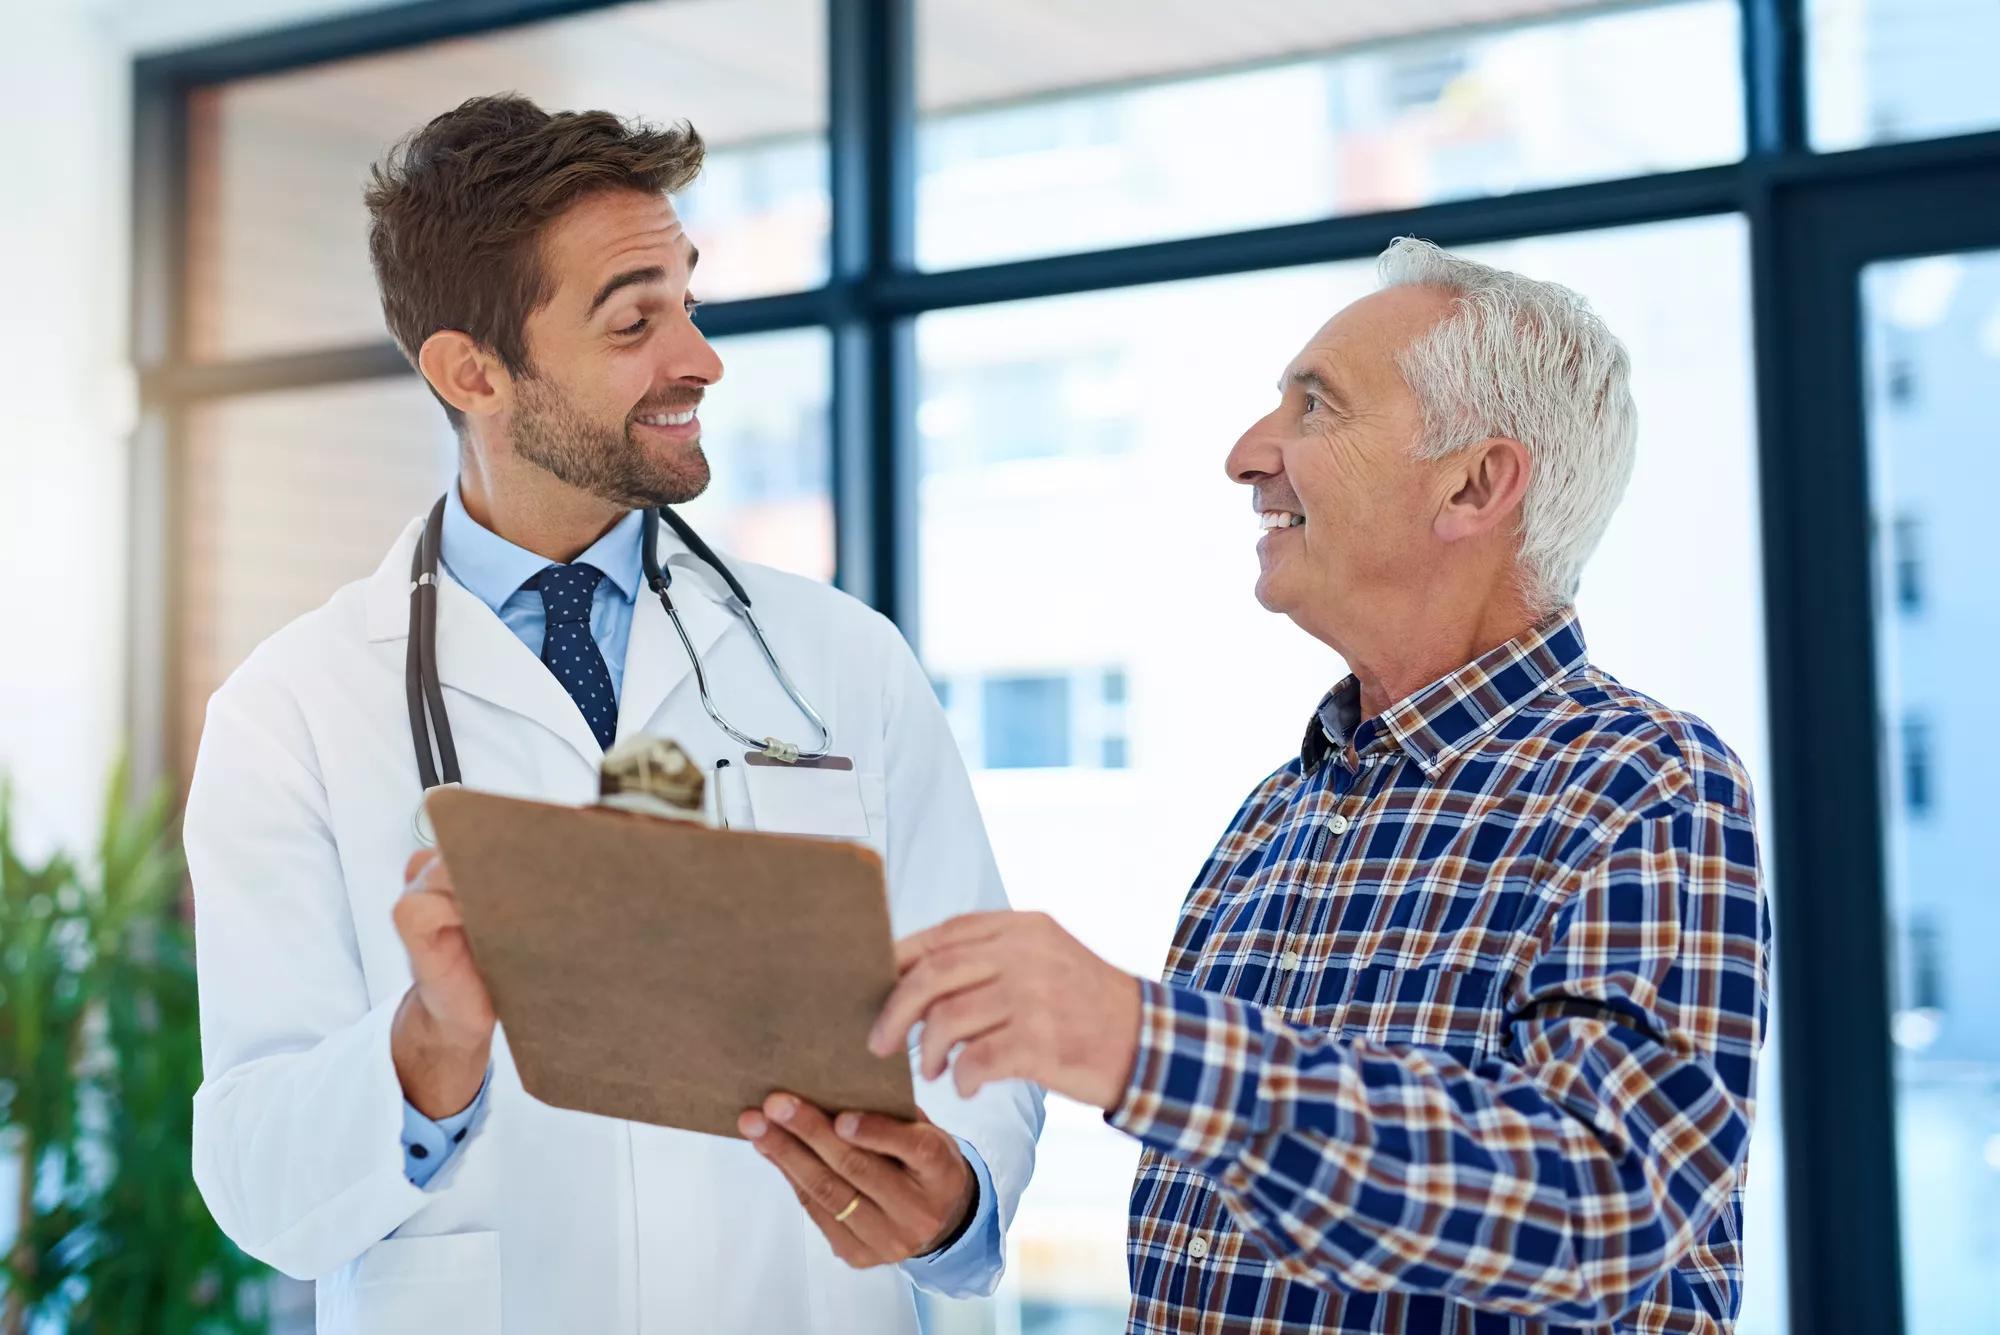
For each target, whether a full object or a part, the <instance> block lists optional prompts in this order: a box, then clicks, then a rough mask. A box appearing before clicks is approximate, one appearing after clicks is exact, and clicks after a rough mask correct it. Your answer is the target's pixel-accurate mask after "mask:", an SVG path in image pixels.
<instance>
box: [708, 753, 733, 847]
mask: <svg viewBox="0 0 2000 1335" xmlns="http://www.w3.org/2000/svg"><path fill="white" fill-rule="evenodd" d="M728 768H729V761H728V759H727V758H724V759H722V760H718V761H716V762H715V782H714V783H713V785H712V786H713V787H714V789H715V824H716V827H717V828H718V829H724V830H726V829H728V828H729V813H728V812H726V811H724V810H723V809H722V771H724V770H726V769H728Z"/></svg>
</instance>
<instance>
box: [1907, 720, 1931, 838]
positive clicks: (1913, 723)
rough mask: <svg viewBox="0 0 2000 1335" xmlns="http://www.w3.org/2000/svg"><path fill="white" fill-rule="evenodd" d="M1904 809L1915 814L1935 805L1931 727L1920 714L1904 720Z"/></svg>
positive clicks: (1919, 813)
mask: <svg viewBox="0 0 2000 1335" xmlns="http://www.w3.org/2000/svg"><path fill="white" fill-rule="evenodd" d="M1903 809H1904V810H1905V811H1907V812H1909V814H1910V815H1911V816H1913V817H1914V816H1922V815H1924V814H1925V813H1926V812H1928V811H1929V810H1930V809H1931V729H1930V725H1929V724H1928V723H1926V722H1924V721H1923V720H1922V719H1920V718H1906V719H1904V720H1903Z"/></svg>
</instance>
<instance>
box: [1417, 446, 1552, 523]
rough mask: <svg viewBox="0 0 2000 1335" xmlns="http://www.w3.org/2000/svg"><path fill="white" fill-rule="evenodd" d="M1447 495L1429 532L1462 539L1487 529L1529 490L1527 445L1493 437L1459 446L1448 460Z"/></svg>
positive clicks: (1506, 519)
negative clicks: (1450, 465) (1460, 447)
mask: <svg viewBox="0 0 2000 1335" xmlns="http://www.w3.org/2000/svg"><path fill="white" fill-rule="evenodd" d="M1449 462H1450V463H1451V464H1452V465H1453V467H1452V468H1451V469H1450V471H1449V473H1448V474H1447V483H1446V485H1448V486H1449V487H1451V489H1452V490H1451V494H1450V496H1449V497H1447V498H1446V500H1445V502H1444V504H1443V505H1442V506H1440V507H1439V509H1438V513H1437V518H1436V519H1435V520H1433V521H1432V531H1433V532H1434V533H1435V534H1436V535H1437V537H1438V540H1439V541H1440V542H1462V541H1464V540H1465V539H1467V538H1476V537H1479V536H1480V535H1481V534H1485V533H1490V532H1492V531H1493V530H1494V529H1496V528H1499V527H1500V526H1501V525H1502V524H1505V523H1508V522H1510V521H1511V520H1512V518H1513V516H1514V515H1515V514H1517V513H1518V512H1519V511H1520V508H1521V500H1522V498H1523V497H1524V496H1526V495H1527V494H1528V469H1529V462H1530V461H1529V458H1528V447H1527V446H1526V445H1523V444H1522V443H1521V442H1520V441H1518V440H1509V439H1508V438H1506V437H1505V436H1495V437H1493V438H1492V439H1490V440H1482V441H1480V442H1479V443H1478V444H1477V445H1471V446H1468V447H1467V448H1465V449H1463V450H1460V451H1459V452H1458V454H1456V455H1454V456H1453V457H1452V459H1451V460H1450V461H1449Z"/></svg>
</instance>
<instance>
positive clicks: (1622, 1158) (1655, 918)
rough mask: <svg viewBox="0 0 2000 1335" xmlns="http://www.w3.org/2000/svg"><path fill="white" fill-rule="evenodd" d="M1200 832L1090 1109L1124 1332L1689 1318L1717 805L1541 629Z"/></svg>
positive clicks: (1710, 1232) (1737, 1001)
mask: <svg viewBox="0 0 2000 1335" xmlns="http://www.w3.org/2000/svg"><path fill="white" fill-rule="evenodd" d="M1358 699H1359V696H1358V690H1357V686H1356V683H1355V682H1354V680H1353V679H1352V678H1349V679H1348V680H1347V681H1345V682H1343V683H1341V685H1339V686H1337V687H1335V688H1334V690H1333V691H1332V692H1331V693H1330V694H1329V695H1328V696H1327V698H1326V700H1325V702H1324V703H1323V704H1322V705H1321V707H1320V710H1319V713H1318V716H1317V717H1316V718H1315V720H1314V721H1313V724H1312V726H1311V728H1310V729H1309V730H1308V733H1307V737H1306V742H1305V746H1304V748H1303V751H1302V754H1301V755H1300V756H1299V757H1298V758H1297V759H1295V760H1292V761H1290V762H1288V763H1287V764H1286V765H1285V766H1284V768H1282V769H1280V770H1279V771H1277V772H1276V773H1275V774H1273V775H1271V776H1270V777H1269V778H1268V779H1266V780H1265V781H1264V782H1263V783H1262V784H1261V785H1260V786H1259V787H1258V788H1257V790H1256V791H1255V792H1253V793H1252V794H1251V795H1250V798H1249V800H1248V801H1246V802H1245V803H1244V804H1243V807H1242V809H1241V810H1240V811H1238V812H1237V814H1236V818H1235V820H1234V821H1233V822H1231V824H1230V827H1229V830H1228V832H1227V833H1226V834H1225V835H1224V836H1223V838H1222V842H1221V843H1220V844H1219V845H1217V847H1216V850H1215V853H1214V855H1213V856H1212V857H1211V858H1210V860H1209V862H1208V865H1207V866H1206V867H1205V868H1204V869H1203V870H1202V873H1201V876H1200V879H1199V880H1198V881H1197V882H1196V884H1195V887H1194V889H1193V891H1192V893H1191V894H1190V895H1189V896H1188V900H1187V903H1186V905H1185V907H1184V908H1183V909H1182V912H1181V919H1180V928H1179V931H1178V933H1177V934H1176V936H1175V940H1174V945H1173V948H1172V951H1171V953H1170V955H1169V957H1168V961H1167V970H1166V974H1165V981H1164V982H1160V983H1153V982H1147V983H1145V984H1144V985H1143V987H1144V1011H1143V1016H1142V1020H1141V1027H1140V1042H1139V1051H1138V1058H1137V1061H1136V1062H1135V1064H1134V1068H1133V1072H1132V1077H1131V1082H1130V1085H1129V1087H1128V1088H1127V1090H1126V1093H1125V1097H1124V1099H1123V1101H1122V1102H1121V1104H1120V1106H1119V1107H1117V1108H1115V1109H1113V1110H1112V1112H1111V1113H1110V1114H1109V1120H1110V1121H1111V1123H1112V1124H1113V1125H1114V1126H1118V1127H1120V1128H1122V1129H1124V1130H1125V1131H1127V1132H1129V1133H1131V1134H1132V1135H1133V1136H1135V1137H1137V1138H1138V1139H1139V1140H1140V1141H1141V1142H1143V1144H1144V1145H1145V1146H1146V1151H1145V1154H1144V1156H1143V1157H1142V1158H1141V1160H1140V1163H1139V1172H1138V1177H1137V1180H1136V1181H1135V1182H1134V1184H1133V1191H1132V1227H1131V1237H1130V1240H1129V1244H1128V1252H1129V1259H1130V1266H1131V1279H1132V1293H1133V1300H1132V1311H1131V1319H1130V1327H1129V1328H1130V1329H1131V1330H1133V1331H1143V1332H1153V1331H1175V1332H1183V1331H1186V1332H1197V1331H1198V1332H1202V1335H1261V1333H1262V1332H1276V1331H1304V1330H1314V1331H1368V1332H1397V1333H1399V1335H1400V1333H1402V1332H1427V1333H1428V1332H1452V1333H1453V1335H1473V1333H1475V1332H1476V1333H1477V1335H1527V1333H1528V1332H1538V1333H1541V1332H1561V1331H1581V1330H1589V1331H1603V1330H1615V1331H1634V1332H1637V1331H1647V1332H1651V1331H1704V1332H1714V1331H1725V1330H1728V1329H1729V1328H1730V1326H1731V1325H1732V1323H1733V1321H1734V1318H1735V1314H1736V1312H1737V1309H1738V1306H1739V1304H1740V1300H1741V1291H1742V1289H1741V1284H1742V1262H1741V1254H1740V1247H1739V1243H1738V1238H1739V1236H1740V1226H1741V1223H1742V1199H1743V1167H1744V1156H1745V1153H1746V1151H1747V1149H1748V1145H1749V1139H1750V1125H1751V1115H1752V1091H1753V1090H1754V1088H1755V1077H1756V1060H1757V1052H1758V1048H1759V1046H1760V1045H1761V1043H1762V1041H1763V1037H1764V1030H1765V1024H1766V1014H1767V1012H1766V1007H1767V1004H1768V1002H1767V997H1768V983H1769V974H1768V967H1769V965H1768V958H1767V956H1768V949H1769V931H1768V923H1767V918H1766V915H1765V909H1764V903H1763V898H1762V894H1761V890H1760V886H1759V875H1758V866H1757V838H1756V828H1755V821H1754V817H1753V814H1752V809H1751V800H1750V786H1749V783H1748V781H1747V779H1746V778H1745V775H1744V772H1743V767H1742V765H1741V763H1740V762H1739V761H1738V760H1737V758H1736V757H1735V756H1734V755H1733V754H1732V753H1731V752H1730V750H1729V748H1728V747H1726V746H1725V745H1723V743H1722V741H1721V740H1720V739H1719V738H1717V737H1716V735H1715V734H1714V733H1713V732H1711V731H1710V730H1709V728H1708V727H1707V725H1705V724H1703V723H1702V722H1700V721H1699V720H1697V719H1695V718H1692V717H1690V716H1688V715H1686V714H1681V713H1677V712H1675V711H1673V710H1670V709H1667V708H1665V707H1663V706H1661V705H1659V704H1657V703H1655V702H1654V701H1652V700H1649V699H1647V698H1646V697H1645V696H1642V695H1639V694H1637V693H1636V692H1633V691H1631V690H1628V689H1626V688H1625V687H1624V686H1621V685H1620V684H1619V683H1618V682H1617V681H1615V680H1613V679H1612V678H1611V677H1609V676H1607V675H1606V674H1605V673H1603V672H1601V671H1599V670H1598V669H1597V668H1595V667H1593V666H1591V664H1590V663H1589V662H1588V660H1587V659H1586V657H1585V652H1584V644H1583V637H1582V632H1581V630H1580V629H1579V627H1578V625H1577V622H1576V619H1575V616H1574V614H1573V613H1566V614H1564V615H1562V616H1559V617H1557V618H1555V619H1553V620H1551V621H1549V622H1548V623H1545V624H1544V625H1543V626H1542V627H1541V628H1540V629H1538V630H1536V631H1533V632H1531V633H1529V634H1528V635H1525V636H1523V637H1521V638H1520V639H1517V640H1514V641H1511V642H1510V643H1508V644H1505V645H1502V646H1501V647H1500V648H1498V649H1495V650H1493V651H1492V652H1490V653H1488V654H1485V655H1484V656H1482V657H1481V658H1480V659H1478V660H1477V661H1476V662H1473V663H1471V664H1468V665H1467V666H1465V667H1463V668H1461V669H1459V670H1458V671H1456V672H1454V673H1452V674H1451V675H1449V676H1447V677H1445V678H1444V679H1443V680H1441V681H1439V682H1437V683H1435V684H1433V685H1431V686H1428V687H1426V688H1425V689H1423V690H1422V691H1419V692H1418V693H1417V694H1415V695H1413V696H1411V697H1409V698H1408V699H1405V700H1403V701H1401V702H1400V703H1398V704H1396V705H1394V706H1393V707H1391V708H1390V709H1389V710H1387V711H1386V712H1385V713H1383V714H1382V715H1381V716H1379V717H1377V718H1372V719H1369V720H1368V721H1366V722H1361V721H1360V720H1359V717H1358V714H1359V709H1358Z"/></svg>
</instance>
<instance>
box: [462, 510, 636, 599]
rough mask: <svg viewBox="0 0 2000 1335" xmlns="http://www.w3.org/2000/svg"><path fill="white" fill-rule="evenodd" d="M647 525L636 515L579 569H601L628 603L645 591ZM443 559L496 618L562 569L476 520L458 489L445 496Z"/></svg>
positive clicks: (593, 547) (593, 548)
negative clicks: (526, 588) (544, 575)
mask: <svg viewBox="0 0 2000 1335" xmlns="http://www.w3.org/2000/svg"><path fill="white" fill-rule="evenodd" d="M643 520H644V516H643V515H642V514H641V513H640V512H639V511H637V510H633V511H631V512H630V513H629V514H627V515H626V516H625V517H624V518H623V519H621V520H619V521H618V522H617V523H616V524H614V525H612V526H611V531H610V532H608V533H606V534H605V535H604V536H603V537H601V538H599V539H598V540H597V541H596V542H593V543H592V544H590V546H589V547H588V548H586V549H585V550H584V552H583V554H582V555H581V556H579V557H577V558H576V564H579V565H591V566H596V567H597V568H598V569H599V570H601V571H603V572H604V576H605V578H606V579H609V580H610V581H611V582H612V583H613V584H614V585H616V586H617V589H618V592H619V593H620V594H621V595H623V597H624V599H625V601H626V602H628V603H629V602H631V601H632V599H633V598H634V597H636V596H637V595H638V592H639V577H640V572H639V564H640V562H639V532H640V528H641V526H642V522H643ZM438 556H439V559H440V560H441V561H442V562H443V564H444V567H445V569H447V570H448V571H450V572H451V577H452V578H453V579H455V580H457V581H458V582H459V583H460V584H463V585H464V586H465V587H466V588H467V589H468V590H470V591H471V592H472V593H473V594H474V595H475V596H476V597H477V598H478V599H479V601H481V602H483V603H485V604H486V605H487V606H488V607H490V608H492V609H493V611H494V612H495V613H496V614H497V613H498V612H499V611H500V607H501V604H503V603H505V602H506V601H507V600H508V599H509V598H511V597H513V596H514V594H515V592H516V591H517V590H519V589H520V587H521V586H522V585H523V584H526V583H527V582H528V581H529V580H531V579H533V578H534V577H535V576H536V575H538V574H540V573H541V572H542V571H543V570H545V569H547V568H548V567H549V566H552V565H554V564H556V563H555V562H554V561H551V560H549V559H548V558H547V557H546V556H538V555H536V554H535V553H534V552H531V551H529V550H528V549H527V548H525V547H517V546H515V545H514V544H513V543H511V542H509V541H507V539H505V538H503V537H501V536H500V535H499V534H498V533H495V532H494V531H493V530H492V529H490V528H487V527H486V526H485V525H484V524H482V523H480V522H479V521H478V520H477V519H474V518H473V517H472V515H471V513H470V512H468V511H467V510H466V508H465V502H464V500H463V499H461V498H460V496H459V494H458V487H457V486H456V485H454V486H453V487H452V489H451V491H450V494H448V495H447V496H446V497H445V502H444V533H443V544H442V549H441V550H440V552H439V553H438Z"/></svg>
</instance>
